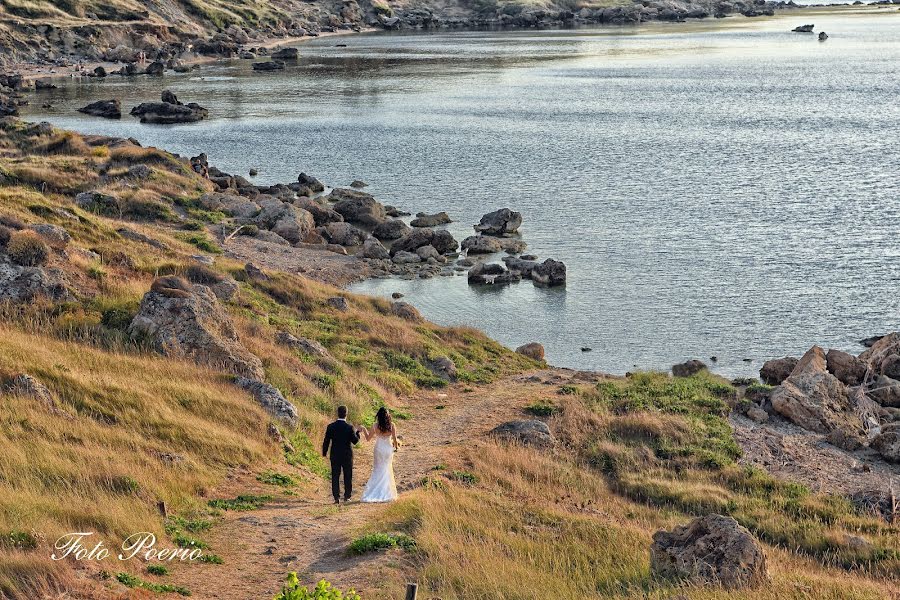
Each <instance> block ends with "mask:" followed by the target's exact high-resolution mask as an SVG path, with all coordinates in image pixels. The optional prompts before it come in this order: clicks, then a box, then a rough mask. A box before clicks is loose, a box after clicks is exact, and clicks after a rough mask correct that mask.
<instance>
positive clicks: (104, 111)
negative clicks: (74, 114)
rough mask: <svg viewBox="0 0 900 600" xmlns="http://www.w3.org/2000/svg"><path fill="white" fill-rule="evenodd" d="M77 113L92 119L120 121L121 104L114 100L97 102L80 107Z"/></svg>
mask: <svg viewBox="0 0 900 600" xmlns="http://www.w3.org/2000/svg"><path fill="white" fill-rule="evenodd" d="M78 112H80V113H84V114H86V115H92V116H94V117H103V118H104V119H121V118H122V104H121V103H120V102H119V101H118V100H116V99H113V100H98V101H96V102H91V103H90V104H88V105H87V106H82V107H81V108H79V109H78Z"/></svg>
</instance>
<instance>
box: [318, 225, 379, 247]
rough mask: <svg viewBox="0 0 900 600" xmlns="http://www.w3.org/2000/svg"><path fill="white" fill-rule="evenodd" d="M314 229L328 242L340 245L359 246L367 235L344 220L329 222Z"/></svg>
mask: <svg viewBox="0 0 900 600" xmlns="http://www.w3.org/2000/svg"><path fill="white" fill-rule="evenodd" d="M316 231H317V232H318V233H319V234H320V235H321V236H322V237H324V238H325V239H326V240H328V241H329V242H330V243H332V244H339V245H341V246H361V245H362V244H363V242H365V241H366V238H367V237H368V234H366V232H364V231H361V230H359V229H357V228H356V227H354V226H353V225H351V224H350V223H344V222H336V223H329V224H328V225H325V226H324V227H319V228H318V229H316Z"/></svg>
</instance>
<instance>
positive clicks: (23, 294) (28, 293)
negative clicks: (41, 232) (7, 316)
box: [0, 254, 72, 302]
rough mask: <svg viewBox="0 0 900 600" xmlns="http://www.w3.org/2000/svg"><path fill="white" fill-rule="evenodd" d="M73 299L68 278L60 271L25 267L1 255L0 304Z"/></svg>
mask: <svg viewBox="0 0 900 600" xmlns="http://www.w3.org/2000/svg"><path fill="white" fill-rule="evenodd" d="M71 297H72V296H71V293H70V292H69V288H68V281H67V280H66V276H65V274H64V273H63V272H62V271H60V270H59V269H45V268H43V267H23V266H20V265H17V264H14V263H13V262H12V261H11V260H10V259H9V257H8V256H6V255H5V254H3V255H0V302H3V301H11V302H29V301H31V300H34V299H35V298H48V299H50V300H55V301H65V300H69V299H70V298H71Z"/></svg>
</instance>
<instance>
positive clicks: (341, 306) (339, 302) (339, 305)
mask: <svg viewBox="0 0 900 600" xmlns="http://www.w3.org/2000/svg"><path fill="white" fill-rule="evenodd" d="M325 303H326V304H328V306H330V307H331V308H335V309H337V310H339V311H341V312H343V311H345V310H347V309H348V308H350V307H349V306H348V305H347V299H346V298H344V297H343V296H333V297H331V298H328V299H327V300H326V301H325Z"/></svg>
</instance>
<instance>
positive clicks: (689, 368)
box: [672, 359, 706, 377]
mask: <svg viewBox="0 0 900 600" xmlns="http://www.w3.org/2000/svg"><path fill="white" fill-rule="evenodd" d="M705 368H706V364H705V363H704V362H703V361H701V360H697V359H691V360H689V361H687V362H683V363H679V364H677V365H672V375H674V376H675V377H690V376H692V375H696V374H697V373H699V372H700V371H702V370H704V369H705Z"/></svg>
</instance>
